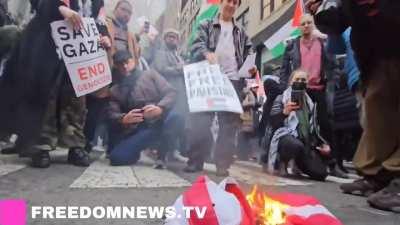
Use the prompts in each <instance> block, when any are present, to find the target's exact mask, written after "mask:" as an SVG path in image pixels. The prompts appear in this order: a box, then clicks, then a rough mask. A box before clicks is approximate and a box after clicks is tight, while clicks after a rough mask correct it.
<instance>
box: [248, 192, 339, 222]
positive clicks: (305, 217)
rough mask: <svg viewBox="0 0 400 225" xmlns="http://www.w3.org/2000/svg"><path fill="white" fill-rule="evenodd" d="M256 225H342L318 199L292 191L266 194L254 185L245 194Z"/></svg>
mask: <svg viewBox="0 0 400 225" xmlns="http://www.w3.org/2000/svg"><path fill="white" fill-rule="evenodd" d="M246 198H247V200H248V202H249V204H250V205H251V207H252V208H253V212H254V214H255V215H256V217H257V219H256V221H257V222H256V224H257V225H343V224H342V223H341V222H340V221H339V220H338V219H337V218H336V217H335V216H334V215H333V214H331V213H330V212H329V211H328V210H327V209H326V208H325V207H324V206H322V205H321V203H320V202H319V201H318V199H316V198H314V197H311V196H306V195H298V194H292V193H282V194H268V195H267V194H266V193H263V192H261V191H259V190H258V188H257V186H255V187H254V188H253V190H252V192H251V193H250V194H248V195H247V196H246Z"/></svg>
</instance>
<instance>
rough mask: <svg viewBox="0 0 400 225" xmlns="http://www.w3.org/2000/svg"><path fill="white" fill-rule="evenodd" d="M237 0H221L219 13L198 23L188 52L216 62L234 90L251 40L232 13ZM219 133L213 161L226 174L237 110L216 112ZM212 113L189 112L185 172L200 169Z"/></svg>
mask: <svg viewBox="0 0 400 225" xmlns="http://www.w3.org/2000/svg"><path fill="white" fill-rule="evenodd" d="M239 3H240V1H239V0H222V1H221V3H220V14H219V15H218V16H216V17H215V19H213V20H207V21H204V22H203V23H201V24H200V26H199V30H198V31H197V37H196V38H195V39H194V41H193V45H192V49H191V53H192V56H193V59H194V61H196V62H199V61H202V60H207V61H208V62H209V63H210V64H217V63H218V64H219V65H220V67H221V71H222V72H223V73H224V74H226V75H227V76H228V78H229V79H230V81H231V82H232V84H233V86H234V87H235V89H236V92H237V93H240V92H241V90H242V88H243V87H244V82H243V81H242V80H240V78H239V77H238V71H239V68H241V66H242V65H243V63H244V61H245V60H246V58H247V57H248V56H249V55H250V54H252V52H253V49H252V44H251V41H250V38H248V36H247V35H246V32H245V31H244V30H243V29H242V28H241V27H239V26H238V25H237V24H236V23H235V20H234V17H233V15H234V14H235V11H236V9H237V8H238V6H239ZM217 114H218V121H219V133H218V138H217V143H216V152H215V157H214V161H215V163H216V167H217V175H218V176H227V175H229V172H228V169H229V167H230V165H231V164H232V163H233V155H234V153H235V152H234V149H235V135H236V131H237V129H238V128H239V125H240V116H239V114H234V113H229V112H218V113H217ZM213 120H214V113H213V112H207V113H193V114H192V115H191V124H190V126H191V130H190V132H191V134H190V135H188V136H189V143H190V149H189V153H188V155H189V161H188V165H187V167H186V168H185V169H184V171H185V172H189V173H193V172H198V171H202V170H203V165H204V161H205V159H206V158H207V156H208V153H209V152H210V150H211V148H212V145H213V136H212V133H211V130H210V127H211V124H212V122H213Z"/></svg>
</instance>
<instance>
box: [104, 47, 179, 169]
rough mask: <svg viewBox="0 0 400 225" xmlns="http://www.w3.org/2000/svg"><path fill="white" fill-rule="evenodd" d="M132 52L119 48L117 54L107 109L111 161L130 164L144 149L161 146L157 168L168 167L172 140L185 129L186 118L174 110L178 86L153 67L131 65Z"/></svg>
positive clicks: (112, 163)
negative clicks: (169, 81)
mask: <svg viewBox="0 0 400 225" xmlns="http://www.w3.org/2000/svg"><path fill="white" fill-rule="evenodd" d="M131 58H132V55H131V54H130V52H128V51H118V52H116V53H115V55H114V67H115V68H114V71H113V76H114V77H115V85H114V86H113V87H112V88H111V97H110V102H109V106H108V109H107V114H108V119H109V122H110V126H109V127H110V130H109V134H110V143H109V148H110V156H109V158H110V162H111V165H112V166H122V165H130V164H134V163H136V162H137V161H138V160H139V158H140V153H141V151H142V150H144V149H146V148H150V147H156V148H157V147H158V148H157V149H158V161H157V162H156V165H155V168H156V169H163V168H164V167H165V165H164V160H165V155H166V153H167V152H169V151H171V150H173V148H174V146H173V143H171V140H175V139H174V136H175V135H176V134H177V133H179V132H180V130H181V129H183V119H182V118H181V117H180V116H179V115H178V114H176V113H173V112H171V109H172V107H173V106H174V103H175V101H176V90H175V89H174V88H173V87H172V86H171V85H170V84H169V83H168V82H167V81H166V80H165V78H164V77H162V76H161V75H160V74H158V73H157V72H156V71H154V70H148V71H142V70H140V69H138V68H137V66H136V65H135V66H134V68H133V69H132V68H131V67H130V65H129V63H131V62H130V59H131Z"/></svg>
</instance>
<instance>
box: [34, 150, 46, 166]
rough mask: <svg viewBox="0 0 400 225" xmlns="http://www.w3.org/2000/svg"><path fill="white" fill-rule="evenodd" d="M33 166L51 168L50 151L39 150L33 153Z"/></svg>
mask: <svg viewBox="0 0 400 225" xmlns="http://www.w3.org/2000/svg"><path fill="white" fill-rule="evenodd" d="M31 158H32V167H34V168H41V169H44V168H49V167H50V155H49V152H48V151H39V152H37V153H34V154H32V156H31Z"/></svg>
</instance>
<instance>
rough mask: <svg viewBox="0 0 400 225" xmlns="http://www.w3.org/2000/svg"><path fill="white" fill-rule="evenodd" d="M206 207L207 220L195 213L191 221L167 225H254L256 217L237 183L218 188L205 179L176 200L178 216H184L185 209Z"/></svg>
mask: <svg viewBox="0 0 400 225" xmlns="http://www.w3.org/2000/svg"><path fill="white" fill-rule="evenodd" d="M184 206H185V207H206V212H205V216H204V217H203V218H201V219H200V218H198V216H197V214H196V213H195V212H194V211H192V213H191V216H190V219H186V218H184V217H181V218H173V219H167V220H166V223H165V224H166V225H254V224H255V222H254V219H253V214H252V211H251V208H250V205H249V204H248V202H247V201H246V197H245V195H244V194H243V193H242V191H241V190H240V188H239V186H238V184H237V183H236V181H234V180H233V179H231V178H227V179H225V180H224V181H222V182H221V184H220V185H217V184H216V183H214V182H213V181H211V180H210V179H208V177H206V176H201V177H199V178H198V179H197V181H196V182H194V183H193V185H192V186H191V187H190V188H189V189H188V190H186V191H185V192H184V193H183V194H182V195H181V196H179V198H178V199H177V200H176V202H175V204H174V207H175V210H176V213H177V214H178V215H184V211H183V207H184Z"/></svg>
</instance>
